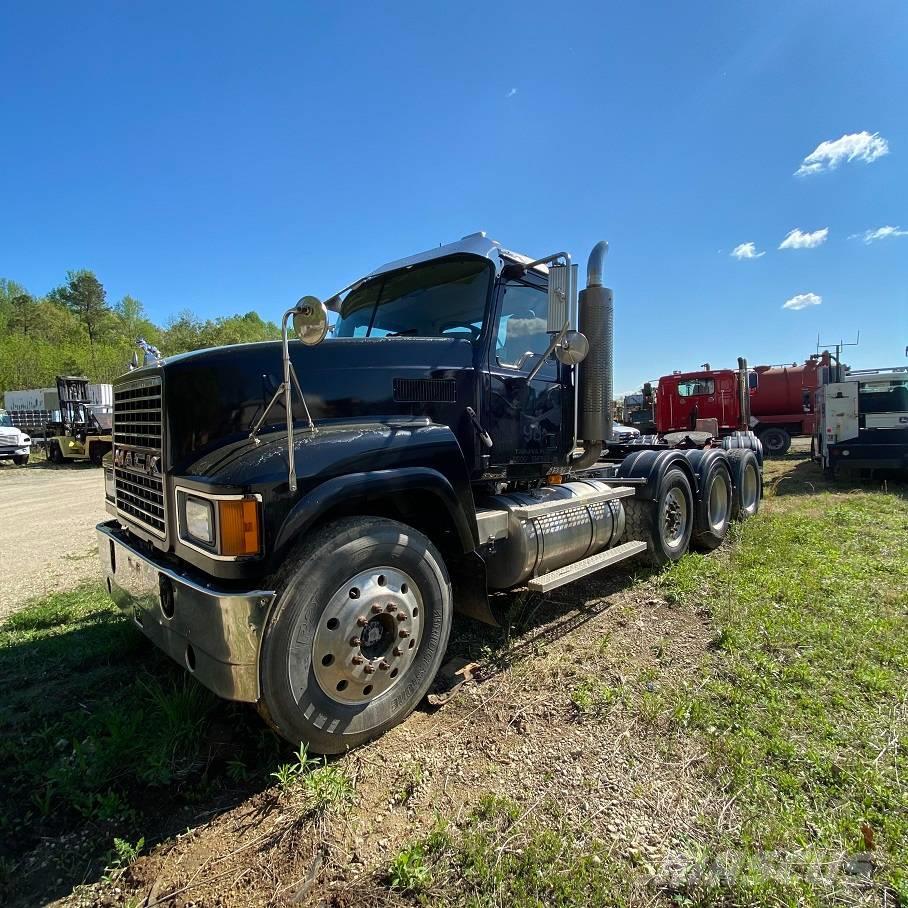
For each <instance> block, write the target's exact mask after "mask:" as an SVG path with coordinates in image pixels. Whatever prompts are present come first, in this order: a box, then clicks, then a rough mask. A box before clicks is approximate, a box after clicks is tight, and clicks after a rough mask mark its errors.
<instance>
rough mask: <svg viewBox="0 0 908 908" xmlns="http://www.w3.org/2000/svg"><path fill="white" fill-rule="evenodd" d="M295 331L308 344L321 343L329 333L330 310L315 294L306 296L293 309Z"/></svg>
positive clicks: (311, 345) (312, 345) (313, 345)
mask: <svg viewBox="0 0 908 908" xmlns="http://www.w3.org/2000/svg"><path fill="white" fill-rule="evenodd" d="M293 333H294V334H296V336H297V337H298V338H299V339H300V340H301V341H302V342H303V343H304V344H305V345H306V346H307V347H315V346H316V345H317V344H320V343H321V342H322V341H323V340H324V339H325V335H326V334H327V333H328V310H327V309H326V308H325V304H324V303H323V302H322V301H321V300H320V299H318V297H315V296H304V297H303V298H302V299H301V300H300V301H299V302H298V303H297V304H296V306H295V307H294V309H293Z"/></svg>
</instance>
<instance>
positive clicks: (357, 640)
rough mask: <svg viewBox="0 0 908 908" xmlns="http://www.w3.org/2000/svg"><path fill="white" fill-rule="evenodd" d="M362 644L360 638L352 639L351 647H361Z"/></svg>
mask: <svg viewBox="0 0 908 908" xmlns="http://www.w3.org/2000/svg"><path fill="white" fill-rule="evenodd" d="M360 643H361V641H360V639H359V637H351V638H350V646H359V645H360Z"/></svg>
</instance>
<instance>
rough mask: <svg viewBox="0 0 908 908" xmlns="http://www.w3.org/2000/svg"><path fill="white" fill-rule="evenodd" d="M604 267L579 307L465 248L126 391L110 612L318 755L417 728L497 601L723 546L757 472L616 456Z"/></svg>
mask: <svg viewBox="0 0 908 908" xmlns="http://www.w3.org/2000/svg"><path fill="white" fill-rule="evenodd" d="M606 250H607V246H606V244H605V243H598V244H597V245H596V246H595V247H594V249H593V251H592V253H591V255H590V258H589V264H588V267H587V286H586V289H584V290H583V291H582V292H581V293H580V294H579V299H578V294H577V266H576V265H574V264H573V263H572V260H571V257H570V256H569V255H568V254H567V253H564V252H558V253H555V254H552V255H548V256H544V257H542V258H535V259H534V258H531V257H529V256H525V255H520V254H517V253H514V252H511V251H508V250H507V249H505V248H503V247H502V246H501V245H500V244H499V243H497V242H494V241H492V240H490V239H489V238H487V237H486V236H485V234H482V233H479V234H472V235H470V236H468V237H465V238H464V239H463V240H461V241H459V242H456V243H452V244H449V245H446V246H441V247H440V248H437V249H433V250H431V251H429V252H424V253H421V254H418V255H414V256H411V257H409V258H404V259H400V260H398V261H394V262H391V263H389V264H386V265H383V266H382V267H380V268H377V269H376V270H374V271H372V272H371V273H370V274H368V275H366V276H365V277H362V278H359V279H358V280H356V281H354V282H353V283H351V284H349V285H347V286H346V287H345V288H344V289H343V290H342V291H341V292H340V293H338V294H336V295H335V296H333V297H332V298H331V299H330V300H329V301H328V302H327V304H323V303H322V302H320V301H319V300H318V299H316V298H315V297H311V296H306V297H303V298H302V299H301V300H300V301H299V303H297V304H296V305H295V306H294V307H293V308H291V309H289V310H288V311H287V312H286V313H284V316H283V320H282V332H283V339H282V341H280V342H269V343H255V344H245V345H240V346H232V347H222V348H216V349H209V350H202V351H197V352H194V353H189V354H184V355H181V356H175V357H171V358H168V359H165V360H156V359H155V360H154V361H152V362H151V363H149V364H146V365H143V366H142V367H141V368H136V369H135V370H134V371H132V372H130V373H128V374H127V375H124V376H123V377H121V378H120V379H119V380H118V381H117V382H116V383H115V385H114V418H113V451H112V456H111V457H109V458H106V462H105V495H106V506H107V509H108V511H109V512H110V514H111V518H112V519H111V520H109V521H107V522H105V523H102V524H100V525H99V526H98V537H99V549H100V555H101V559H102V562H103V571H104V574H105V576H106V582H107V586H108V589H109V591H110V593H111V595H112V596H113V598H114V599H115V600H116V601H117V603H118V604H120V606H121V607H122V608H124V609H125V610H127V611H128V612H129V613H130V614H131V615H132V616H133V618H134V620H135V622H136V624H137V625H138V626H139V627H140V628H141V629H142V631H143V632H144V633H145V634H146V635H147V636H148V637H149V638H150V639H151V640H152V641H153V642H154V643H155V644H156V645H157V646H159V647H160V648H161V649H163V650H164V651H165V652H166V653H168V654H169V655H170V656H171V657H173V658H174V659H175V660H176V661H177V662H179V663H180V664H182V665H184V666H185V667H186V669H187V670H188V671H190V672H192V673H193V674H194V675H195V676H196V677H197V678H198V679H199V681H201V682H202V683H203V684H204V685H206V686H207V687H209V688H210V689H211V690H213V691H214V692H215V693H217V694H219V695H220V696H222V697H226V698H230V699H233V700H238V701H245V702H249V703H253V704H255V705H256V706H257V707H258V709H259V710H260V712H261V713H262V715H263V716H264V717H265V718H266V720H267V721H268V722H269V723H271V725H272V726H273V727H274V728H275V729H276V730H277V731H278V732H279V733H280V734H281V735H283V736H284V737H285V738H287V739H288V740H290V741H293V742H299V741H305V742H306V743H307V744H308V745H309V746H310V747H311V748H312V750H314V751H317V752H321V753H335V752H340V751H343V750H345V749H347V748H349V747H352V746H355V745H358V744H360V743H362V742H364V741H367V740H369V739H370V738H373V737H375V736H376V735H378V734H380V733H381V732H383V731H384V730H386V729H388V728H390V727H391V726H393V725H395V724H396V723H398V722H400V721H402V720H403V719H404V718H405V717H406V716H407V715H408V714H409V713H410V712H411V711H412V710H413V708H414V707H415V706H416V705H417V703H418V702H419V701H420V699H421V698H422V697H423V696H424V695H425V693H426V691H427V690H428V688H429V686H430V684H431V683H432V680H433V678H434V677H435V675H436V673H437V671H438V669H439V667H440V665H441V662H442V658H443V656H444V652H445V648H446V646H447V642H448V636H449V633H450V629H451V621H452V614H453V612H454V610H455V609H456V610H459V611H460V612H462V613H464V614H466V615H468V616H471V617H473V618H475V619H479V620H481V621H485V622H487V623H489V624H498V623H501V622H503V621H504V620H505V619H506V615H505V614H503V612H504V611H505V610H506V603H507V602H513V598H514V597H508V596H500V595H495V594H496V593H500V592H505V591H513V590H522V591H525V592H526V593H528V594H544V593H547V592H548V591H550V590H553V589H555V588H557V587H560V586H562V585H563V584H566V583H569V582H571V581H573V580H576V579H578V578H580V577H584V576H587V575H589V574H591V573H593V572H595V571H600V570H603V569H606V568H609V567H611V566H613V565H616V564H619V563H620V562H623V561H626V560H627V559H630V558H635V557H636V558H641V559H645V560H646V561H647V562H648V563H649V564H651V565H655V566H659V565H664V564H667V563H669V562H674V561H677V560H678V559H680V558H681V557H682V556H683V555H684V554H685V552H686V551H687V550H688V547H689V546H696V547H698V548H702V549H710V548H714V547H715V546H716V545H718V544H719V543H720V542H721V541H722V539H723V538H724V536H725V534H726V533H727V531H728V526H729V521H730V520H732V519H735V518H736V517H743V516H747V515H749V514H752V513H755V512H756V510H757V508H758V507H759V503H760V491H761V468H760V465H759V462H758V459H757V457H756V454H755V452H754V451H752V450H747V449H741V450H730V451H725V450H721V449H706V450H686V451H679V450H674V449H668V448H663V449H659V450H653V449H643V448H641V449H640V450H637V451H634V452H633V453H631V454H629V455H628V456H621V457H617V456H614V455H610V454H609V450H610V449H609V445H608V440H609V439H611V437H612V427H611V416H610V405H611V401H612V318H613V312H612V293H611V291H610V290H608V289H607V288H606V287H605V286H603V281H602V273H603V265H604V259H605V254H606ZM326 306H327V309H330V310H333V311H334V312H336V313H337V321H336V323H335V324H334V326H333V331H332V333H331V336H330V337H329V336H328V333H329V332H328V317H327V309H326ZM291 326H292V328H291ZM291 335H295V337H296V339H291ZM147 362H148V361H147V360H146V363H147ZM502 600H504V603H505V604H504V605H503V604H502Z"/></svg>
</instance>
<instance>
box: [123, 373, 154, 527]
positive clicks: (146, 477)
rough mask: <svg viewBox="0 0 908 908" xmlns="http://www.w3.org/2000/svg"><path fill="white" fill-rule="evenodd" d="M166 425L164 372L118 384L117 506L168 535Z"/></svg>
mask: <svg viewBox="0 0 908 908" xmlns="http://www.w3.org/2000/svg"><path fill="white" fill-rule="evenodd" d="M163 426H164V414H163V405H162V399H161V379H160V377H159V376H153V377H152V378H140V379H135V380H134V381H127V382H124V383H123V384H120V385H117V387H115V388H114V412H113V446H114V488H115V496H116V506H117V511H118V512H119V513H120V514H122V515H123V516H124V517H127V518H128V519H129V520H131V521H133V522H135V523H137V524H139V525H141V526H143V527H145V528H147V529H149V530H151V531H152V532H153V533H155V534H156V535H158V536H161V537H162V538H164V537H166V535H167V505H166V499H165V493H164V478H163V476H162V475H161V454H162V452H163V448H164V445H163V431H164V430H163ZM136 455H139V456H138V457H137V456H136ZM149 455H157V456H156V457H151V456H149ZM150 465H153V466H150ZM149 469H151V472H148V470H149Z"/></svg>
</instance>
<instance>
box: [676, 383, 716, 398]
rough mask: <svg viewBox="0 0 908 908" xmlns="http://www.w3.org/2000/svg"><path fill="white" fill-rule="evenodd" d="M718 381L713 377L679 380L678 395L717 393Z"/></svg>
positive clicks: (692, 395) (693, 395)
mask: <svg viewBox="0 0 908 908" xmlns="http://www.w3.org/2000/svg"><path fill="white" fill-rule="evenodd" d="M715 392H716V383H715V382H714V381H713V380H712V379H711V378H692V379H689V380H688V381H679V382H678V397H696V396H697V395H701V394H715Z"/></svg>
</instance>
